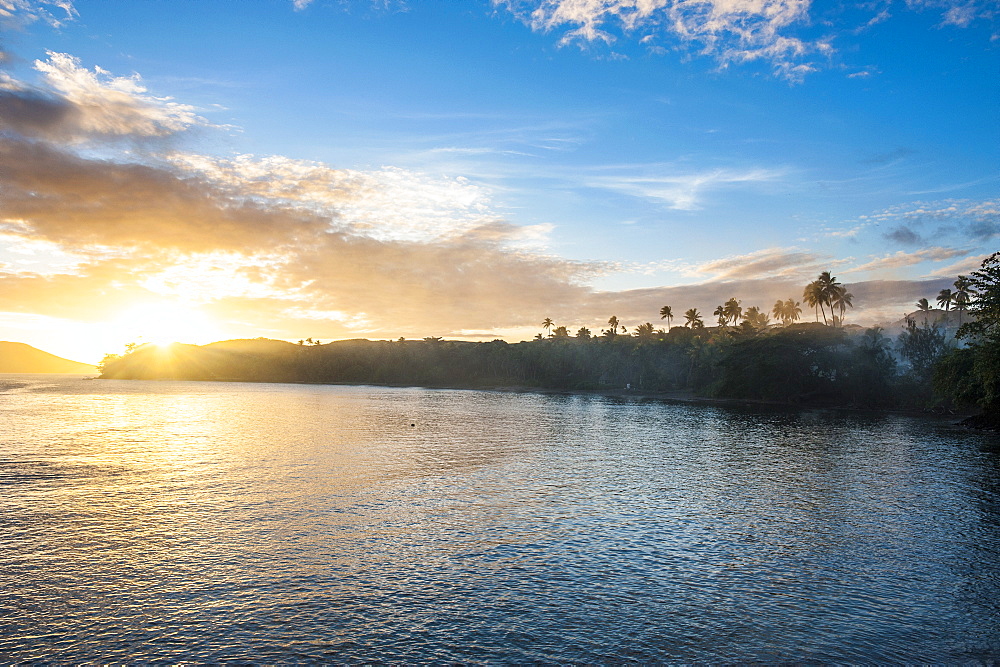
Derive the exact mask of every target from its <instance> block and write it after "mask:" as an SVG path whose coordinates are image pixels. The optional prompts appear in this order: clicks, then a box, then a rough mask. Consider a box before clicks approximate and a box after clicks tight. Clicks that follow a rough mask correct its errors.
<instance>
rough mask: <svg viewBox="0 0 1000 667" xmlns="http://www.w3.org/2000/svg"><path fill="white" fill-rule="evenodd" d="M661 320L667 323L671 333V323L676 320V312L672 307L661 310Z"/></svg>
mask: <svg viewBox="0 0 1000 667" xmlns="http://www.w3.org/2000/svg"><path fill="white" fill-rule="evenodd" d="M660 319H661V320H666V321H667V331H670V322H671V320H673V319H674V311H673V309H672V308H671V307H670V306H664V307H663V308H660Z"/></svg>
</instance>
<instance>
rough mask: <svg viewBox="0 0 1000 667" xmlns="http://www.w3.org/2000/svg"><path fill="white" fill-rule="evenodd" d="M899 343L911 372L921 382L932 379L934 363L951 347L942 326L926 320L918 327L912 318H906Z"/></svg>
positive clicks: (901, 352) (900, 350) (901, 354)
mask: <svg viewBox="0 0 1000 667" xmlns="http://www.w3.org/2000/svg"><path fill="white" fill-rule="evenodd" d="M897 345H898V347H899V354H900V356H902V357H903V359H905V360H906V361H907V362H908V363H909V365H910V373H911V374H912V375H913V376H914V377H915V378H916V379H917V380H919V381H920V382H927V381H929V380H930V379H931V375H932V373H933V372H934V364H935V363H936V362H937V361H938V359H940V358H941V357H942V356H944V354H945V353H946V352H948V350H949V349H950V346H949V344H948V337H947V336H945V334H944V332H943V331H942V330H941V327H939V326H938V325H937V324H929V323H927V322H926V321H925V322H924V324H923V326H919V327H918V326H917V323H916V322H914V321H913V320H911V319H907V320H906V329H905V330H904V331H903V333H901V334H900V335H899V340H898V343H897Z"/></svg>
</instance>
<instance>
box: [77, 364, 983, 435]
mask: <svg viewBox="0 0 1000 667" xmlns="http://www.w3.org/2000/svg"><path fill="white" fill-rule="evenodd" d="M87 379H90V380H115V379H123V378H103V377H101V376H99V375H98V376H95V377H91V378H87ZM132 380H133V378H129V379H127V380H126V381H132ZM146 381H150V380H146ZM152 381H154V382H158V381H167V382H234V383H239V382H246V383H250V384H304V385H320V386H322V385H326V386H340V387H387V388H396V389H407V388H410V389H449V390H460V391H487V392H500V393H513V394H531V393H533V394H553V395H564V396H604V397H609V398H631V399H639V400H657V401H663V402H667V403H678V404H683V405H706V406H718V407H726V406H732V407H771V408H782V409H786V410H795V411H802V410H833V411H837V412H848V413H868V414H879V415H903V416H907V417H934V418H939V419H949V420H958V421H954V422H953V424H954V425H955V426H961V427H963V428H968V429H970V430H977V431H981V432H995V431H997V430H998V429H997V427H996V426H994V425H991V424H990V423H989V422H988V421H987V420H986V419H985V416H984V415H982V414H980V413H974V412H954V411H950V412H934V411H931V410H912V409H911V410H906V409H879V408H864V407H857V406H851V405H805V404H802V403H790V402H787V401H767V400H762V399H752V398H718V397H712V396H700V395H698V394H696V393H694V392H693V391H689V390H674V391H649V390H642V389H613V388H610V387H609V388H603V389H555V388H549V387H530V386H525V385H515V386H477V387H470V386H457V385H456V386H452V385H435V386H428V385H419V384H376V383H363V382H362V383H358V382H312V381H306V380H300V381H292V382H275V381H272V380H237V379H218V378H213V379H194V378H157V379H155V380H152ZM977 424H983V425H977Z"/></svg>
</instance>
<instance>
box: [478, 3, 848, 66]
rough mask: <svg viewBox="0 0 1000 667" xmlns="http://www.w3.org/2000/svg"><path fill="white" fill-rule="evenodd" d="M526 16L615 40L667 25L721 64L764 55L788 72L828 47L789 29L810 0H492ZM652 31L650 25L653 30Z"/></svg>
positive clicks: (802, 19) (802, 17)
mask: <svg viewBox="0 0 1000 667" xmlns="http://www.w3.org/2000/svg"><path fill="white" fill-rule="evenodd" d="M494 3H495V4H502V5H506V6H507V7H509V8H510V9H511V10H512V11H514V12H515V13H516V14H518V15H520V16H522V17H524V18H525V20H527V21H528V22H529V24H530V25H531V26H532V28H533V29H535V30H540V31H550V30H554V29H561V28H564V27H565V28H568V30H567V32H565V33H564V35H563V37H562V38H561V43H562V44H566V43H568V42H572V41H574V40H584V41H589V42H593V41H602V42H605V43H611V42H613V41H614V40H615V37H614V35H613V34H612V32H611V31H612V30H614V29H615V28H616V27H621V28H622V29H624V30H625V31H626V32H629V31H633V30H636V29H638V28H640V27H642V28H643V29H644V30H646V31H647V32H646V34H644V35H643V36H642V38H641V41H642V43H643V44H647V45H650V47H651V48H656V47H655V45H653V44H652V43H653V41H654V39H655V38H654V36H653V33H658V32H663V33H666V34H667V35H669V36H671V37H672V38H674V39H677V40H680V41H681V42H682V43H686V44H691V45H694V46H696V47H697V48H698V50H699V51H700V52H702V53H704V54H706V55H709V56H712V57H714V58H716V59H717V60H718V61H719V62H720V63H721V64H723V65H726V64H728V63H731V62H746V61H751V60H764V61H767V62H769V63H771V64H772V65H773V66H774V68H775V70H776V71H777V72H778V73H779V74H781V75H782V76H785V77H787V78H790V79H798V78H801V76H802V75H804V74H805V73H807V72H809V71H812V70H813V69H814V67H813V66H812V65H810V64H808V63H805V62H803V60H802V59H803V57H805V56H806V55H808V54H812V53H825V52H828V51H829V50H830V47H829V45H828V44H826V43H825V42H823V41H813V42H807V41H804V40H801V39H799V38H797V37H794V36H792V35H790V34H788V33H789V30H790V29H791V28H792V27H793V26H796V25H800V24H805V23H808V20H809V0H494ZM650 31H652V32H650Z"/></svg>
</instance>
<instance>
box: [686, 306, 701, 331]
mask: <svg viewBox="0 0 1000 667" xmlns="http://www.w3.org/2000/svg"><path fill="white" fill-rule="evenodd" d="M684 321H685V323H684V326H686V327H687V326H690V327H691V328H692V329H697V328H699V327H703V326H705V323H704V322H702V321H701V313H699V312H698V309H697V308H690V309H688V310H686V311H685V312H684Z"/></svg>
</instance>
